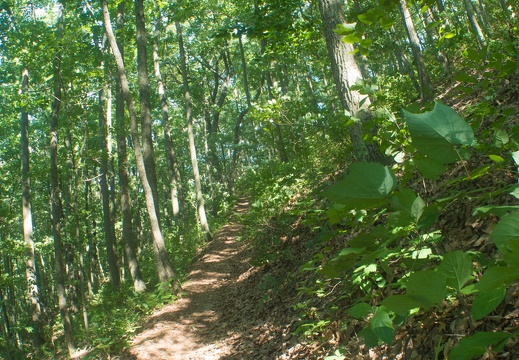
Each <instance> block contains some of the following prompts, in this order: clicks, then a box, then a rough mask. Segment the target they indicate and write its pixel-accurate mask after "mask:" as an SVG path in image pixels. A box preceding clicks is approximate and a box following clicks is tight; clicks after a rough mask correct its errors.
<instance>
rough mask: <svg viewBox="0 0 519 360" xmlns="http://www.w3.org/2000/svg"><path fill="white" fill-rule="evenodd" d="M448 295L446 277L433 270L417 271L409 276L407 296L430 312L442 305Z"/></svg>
mask: <svg viewBox="0 0 519 360" xmlns="http://www.w3.org/2000/svg"><path fill="white" fill-rule="evenodd" d="M446 294H447V287H446V279H445V276H444V275H443V274H441V273H439V272H434V271H432V270H425V271H417V272H414V273H412V274H411V275H410V276H409V280H408V282H407V295H409V296H410V297H411V298H412V299H413V300H415V301H417V302H419V303H420V306H421V307H423V308H424V309H426V310H429V309H430V308H432V307H433V306H435V305H438V304H440V303H441V302H442V301H443V299H444V297H445V295H446Z"/></svg>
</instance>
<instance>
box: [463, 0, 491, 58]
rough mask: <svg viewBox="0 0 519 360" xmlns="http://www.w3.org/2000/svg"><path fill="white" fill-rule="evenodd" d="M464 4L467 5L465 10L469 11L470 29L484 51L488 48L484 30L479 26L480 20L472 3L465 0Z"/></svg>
mask: <svg viewBox="0 0 519 360" xmlns="http://www.w3.org/2000/svg"><path fill="white" fill-rule="evenodd" d="M463 4H464V5H465V10H466V11H467V17H468V19H469V23H470V27H471V29H472V31H473V32H474V33H475V34H476V38H477V40H478V45H479V48H480V49H483V48H484V47H485V46H487V39H486V37H485V34H484V33H483V29H481V25H479V21H478V19H477V18H476V16H475V15H474V10H473V8H472V3H471V1H470V0H463Z"/></svg>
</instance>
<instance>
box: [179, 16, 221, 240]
mask: <svg viewBox="0 0 519 360" xmlns="http://www.w3.org/2000/svg"><path fill="white" fill-rule="evenodd" d="M175 28H176V29H177V38H178V48H179V54H180V68H181V71H182V84H183V89H184V100H185V107H186V117H187V134H188V138H189V153H190V155H191V166H192V168H193V176H194V178H195V191H196V207H197V211H198V217H199V220H200V225H201V226H202V229H203V230H204V232H205V234H206V237H207V239H208V240H211V237H212V236H211V231H210V229H209V222H208V221H207V216H206V213H205V207H204V197H203V195H202V184H201V181H200V171H199V170H198V160H197V157H196V146H195V135H194V132H193V114H192V108H191V93H190V92H189V80H188V77H187V60H186V52H185V49H184V39H183V35H182V25H181V24H180V22H178V21H176V22H175Z"/></svg>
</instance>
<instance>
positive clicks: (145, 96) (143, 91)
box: [134, 0, 160, 225]
mask: <svg viewBox="0 0 519 360" xmlns="http://www.w3.org/2000/svg"><path fill="white" fill-rule="evenodd" d="M134 4H135V23H136V32H137V73H138V77H137V78H138V83H139V101H140V117H141V130H142V156H143V159H144V166H145V167H146V176H147V178H148V182H149V183H150V187H151V191H152V193H153V201H154V204H155V212H156V213H157V217H158V219H159V225H160V203H159V195H158V182H157V173H156V170H155V154H154V150H153V136H152V121H151V99H150V81H149V76H148V52H147V40H146V38H147V33H146V22H145V19H144V0H135V3H134Z"/></svg>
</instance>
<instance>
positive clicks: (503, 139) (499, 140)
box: [494, 129, 510, 147]
mask: <svg viewBox="0 0 519 360" xmlns="http://www.w3.org/2000/svg"><path fill="white" fill-rule="evenodd" d="M509 141H510V138H509V137H508V133H507V132H506V131H505V130H503V129H498V130H496V132H495V133H494V145H495V146H496V147H503V146H504V145H506V144H508V142H509Z"/></svg>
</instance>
